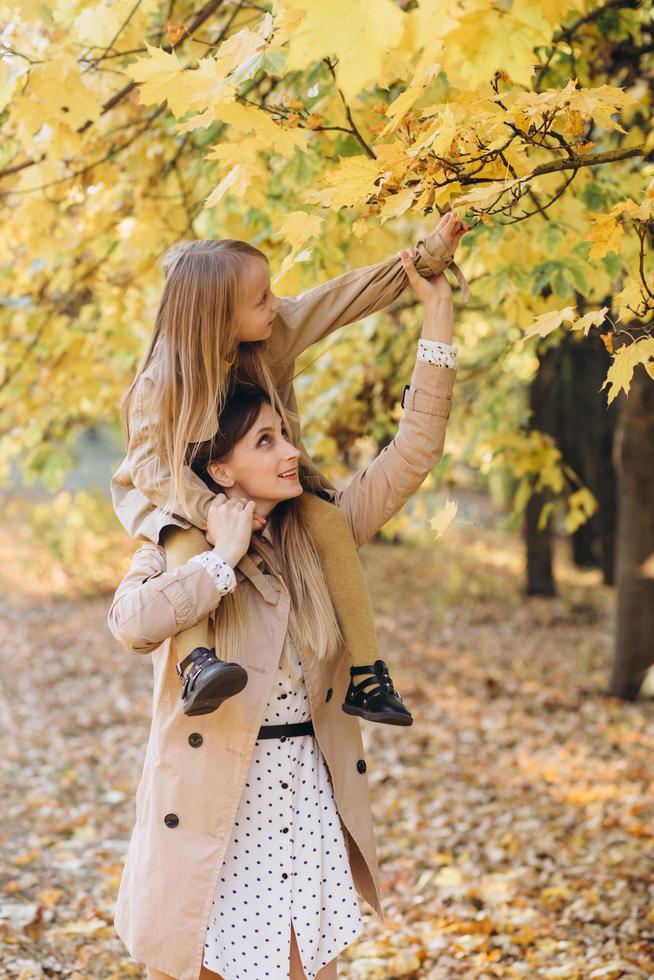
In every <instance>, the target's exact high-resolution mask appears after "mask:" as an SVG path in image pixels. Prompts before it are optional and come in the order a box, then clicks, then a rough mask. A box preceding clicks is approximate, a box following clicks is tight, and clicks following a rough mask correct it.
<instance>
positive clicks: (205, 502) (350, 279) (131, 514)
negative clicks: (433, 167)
mask: <svg viewBox="0 0 654 980" xmlns="http://www.w3.org/2000/svg"><path fill="white" fill-rule="evenodd" d="M415 265H416V268H417V270H418V272H419V273H420V274H421V275H424V276H432V275H438V274H439V273H440V272H442V271H443V269H444V268H445V267H446V266H451V268H452V270H453V271H454V273H455V275H456V278H457V280H458V281H459V284H460V285H461V288H462V294H463V299H464V301H465V302H467V300H468V298H469V296H470V287H469V286H468V283H467V282H466V280H465V278H464V276H463V273H462V272H461V270H460V269H459V268H458V266H457V265H456V263H455V262H454V260H453V254H452V252H450V251H449V250H448V249H447V248H446V246H445V244H444V242H443V240H442V238H441V236H440V235H439V233H438V232H437V231H433V232H432V233H431V234H430V235H427V236H426V238H421V239H420V240H419V241H418V242H417V243H416V258H415ZM407 284H408V283H407V278H406V273H405V271H404V266H403V265H402V261H401V259H400V258H399V257H398V256H397V255H395V256H393V258H391V259H386V260H385V261H383V262H377V263H375V264H374V265H368V266H364V267H363V268H360V269H353V270H352V271H350V272H346V273H345V274H344V275H342V276H337V277H336V278H335V279H331V280H330V281H329V282H325V283H322V284H321V285H320V286H316V287H315V288H313V289H308V290H307V291H306V292H304V293H302V294H301V295H300V296H297V297H294V296H284V297H281V298H280V302H279V307H278V310H277V315H276V317H275V321H274V324H273V330H272V334H271V336H270V338H269V339H268V341H267V353H268V362H269V364H270V368H271V370H272V373H273V377H274V379H275V383H276V385H277V388H278V390H279V394H280V397H281V399H282V402H283V404H284V405H285V406H286V407H287V408H288V409H290V411H291V412H293V413H297V402H296V398H295V392H294V390H293V383H292V382H293V375H294V371H295V359H296V357H298V355H299V354H301V353H302V351H304V350H306V349H307V348H308V347H310V346H311V345H312V344H315V343H317V342H318V341H320V340H323V339H324V338H325V337H327V336H329V334H330V333H332V332H333V331H334V330H336V329H337V328H338V327H341V326H343V325H344V324H347V323H354V322H355V321H357V320H360V319H362V318H363V317H366V316H368V315H369V314H370V313H374V312H376V311H377V310H383V309H385V308H386V307H387V306H388V305H389V304H390V303H392V302H393V301H394V300H395V299H397V297H398V296H399V295H400V293H401V292H402V290H403V289H405V288H406V286H407ZM158 376H159V368H158V364H157V361H156V359H155V360H154V361H153V362H152V363H151V364H150V365H149V366H148V368H147V370H146V371H145V372H144V374H143V375H142V378H141V383H140V385H139V387H138V389H137V392H136V396H135V399H134V406H133V411H132V415H131V419H130V440H129V446H128V449H127V455H126V456H125V459H124V460H123V461H122V463H121V464H120V466H119V468H118V469H117V471H116V472H115V474H114V476H113V479H112V482H111V495H112V499H113V504H114V509H115V511H116V514H117V516H118V518H119V520H120V521H121V523H122V524H123V526H124V528H125V530H126V531H127V533H128V534H129V535H130V537H132V538H144V539H146V540H148V541H152V542H153V543H155V544H157V543H158V541H159V535H160V532H161V529H162V528H163V527H164V526H165V525H166V524H178V525H179V526H180V527H189V525H190V524H193V525H195V527H199V528H201V529H202V530H206V527H207V511H208V508H209V505H210V503H211V501H212V500H213V497H214V495H213V494H212V493H211V491H210V490H209V489H208V487H206V486H205V484H204V483H203V482H202V480H200V478H199V477H197V476H196V475H195V473H193V471H192V470H191V469H190V468H189V467H186V470H185V482H186V485H187V486H188V488H189V490H190V492H189V495H188V496H189V502H188V505H187V507H186V509H185V510H184V511H182V509H181V508H180V507H174V506H173V508H172V509H173V512H174V515H175V516H173V515H171V514H168V515H166V514H165V513H164V512H163V511H162V510H161V509H160V508H162V507H164V506H165V504H166V501H167V497H168V489H169V474H168V471H167V470H166V469H165V467H164V466H163V465H162V463H161V460H160V459H159V457H158V456H157V454H156V452H155V449H154V445H155V440H154V438H153V434H152V431H151V423H152V418H153V415H154V413H153V411H152V410H151V409H150V405H151V400H152V397H153V395H155V393H156V391H157V388H158ZM214 431H215V427H214V430H213V431H211V432H198V433H196V435H195V437H194V439H193V440H192V441H193V442H201V441H203V440H205V439H210V438H211V437H212V436H213V434H214ZM297 445H298V447H299V448H300V449H301V450H302V454H303V459H304V462H305V465H307V467H309V468H310V469H313V464H312V461H311V458H310V457H309V456H308V454H307V452H306V450H305V448H304V445H303V444H302V440H301V439H300V438H299V433H298V438H297ZM320 482H321V484H322V485H323V486H324V487H325V488H326V489H329V488H330V487H331V485H330V484H329V483H328V482H327V481H325V480H324V478H322V477H320ZM332 489H333V488H332Z"/></svg>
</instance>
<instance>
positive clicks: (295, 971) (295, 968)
mask: <svg viewBox="0 0 654 980" xmlns="http://www.w3.org/2000/svg"><path fill="white" fill-rule="evenodd" d="M337 978H338V972H337V968H336V959H333V960H330V961H329V963H326V964H325V966H323V968H322V970H319V971H318V973H316V980H337ZM291 980H306V973H305V972H304V968H303V967H302V960H301V959H300V951H299V949H298V946H297V939H296V938H295V929H294V928H293V922H292V920H291Z"/></svg>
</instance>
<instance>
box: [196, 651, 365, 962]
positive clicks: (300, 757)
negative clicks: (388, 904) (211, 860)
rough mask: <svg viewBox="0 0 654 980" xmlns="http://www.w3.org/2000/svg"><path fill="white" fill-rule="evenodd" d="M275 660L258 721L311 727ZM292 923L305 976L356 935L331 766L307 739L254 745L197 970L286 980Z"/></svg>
mask: <svg viewBox="0 0 654 980" xmlns="http://www.w3.org/2000/svg"><path fill="white" fill-rule="evenodd" d="M287 644H288V651H289V656H290V657H291V658H292V662H293V664H294V665H295V667H296V671H297V678H293V676H292V672H289V671H287V670H284V669H283V666H282V665H281V664H280V666H279V668H278V672H277V678H276V683H275V684H274V686H273V691H272V694H271V697H270V700H269V701H268V705H267V707H266V714H265V717H264V720H263V722H262V724H264V725H283V724H291V723H293V722H299V721H308V720H309V718H310V717H311V712H310V705H309V696H308V693H307V690H306V686H305V683H304V677H303V674H302V665H301V663H300V658H299V656H298V654H297V650H296V648H295V647H294V646H293V644H292V643H291V641H290V638H288V637H287ZM291 919H292V921H293V926H294V929H295V935H296V937H297V944H298V949H299V952H300V958H301V960H302V966H303V968H304V972H305V974H306V976H307V980H314V978H315V976H316V973H318V971H319V970H321V969H322V967H323V966H325V964H327V963H329V961H330V960H332V959H334V958H335V957H336V956H337V955H338V954H339V953H341V952H342V951H343V950H344V949H346V947H347V946H348V945H349V944H350V943H351V942H353V941H354V940H355V939H356V938H357V937H358V936H360V935H361V932H362V930H363V919H362V917H361V912H360V908H359V902H358V898H357V894H356V891H355V888H354V881H353V879H352V872H351V869H350V863H349V859H348V855H347V850H346V846H345V840H344V836H343V830H342V827H341V823H340V817H339V815H338V811H337V809H336V803H335V801H334V792H333V788H332V782H331V777H330V774H329V769H328V768H327V764H326V763H325V760H324V758H323V755H322V752H321V751H320V747H319V745H318V742H317V740H316V738H315V737H314V736H313V735H295V736H292V737H289V738H287V739H286V740H285V741H284V742H282V741H281V740H280V739H279V738H266V739H258V740H257V741H256V742H255V747H254V754H253V756H252V760H251V763H250V769H249V772H248V776H247V779H246V782H245V788H244V790H243V796H242V797H241V800H240V803H239V807H238V811H237V813H236V822H235V825H234V832H233V835H232V839H231V841H230V843H229V846H228V848H227V853H226V855H225V860H224V864H223V866H222V868H221V873H220V877H219V879H218V885H217V887H216V891H215V894H214V899H213V904H212V907H211V914H210V917H209V923H208V926H207V933H206V937H205V949H204V965H205V966H206V967H207V968H208V969H209V970H213V971H214V972H216V973H218V974H220V976H222V977H224V978H225V980H266V978H268V980H288V977H289V963H290V940H291Z"/></svg>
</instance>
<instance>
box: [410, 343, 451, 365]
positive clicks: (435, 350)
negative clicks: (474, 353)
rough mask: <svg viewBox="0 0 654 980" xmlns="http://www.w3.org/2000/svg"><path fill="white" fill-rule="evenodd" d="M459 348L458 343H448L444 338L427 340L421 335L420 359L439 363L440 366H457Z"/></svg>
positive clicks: (419, 345)
mask: <svg viewBox="0 0 654 980" xmlns="http://www.w3.org/2000/svg"><path fill="white" fill-rule="evenodd" d="M458 349H459V348H458V347H457V345H456V344H446V343H445V341H444V340H425V339H424V337H421V338H420V340H419V341H418V360H419V361H426V362H427V364H437V365H438V367H449V368H455V367H456V352H457V350H458Z"/></svg>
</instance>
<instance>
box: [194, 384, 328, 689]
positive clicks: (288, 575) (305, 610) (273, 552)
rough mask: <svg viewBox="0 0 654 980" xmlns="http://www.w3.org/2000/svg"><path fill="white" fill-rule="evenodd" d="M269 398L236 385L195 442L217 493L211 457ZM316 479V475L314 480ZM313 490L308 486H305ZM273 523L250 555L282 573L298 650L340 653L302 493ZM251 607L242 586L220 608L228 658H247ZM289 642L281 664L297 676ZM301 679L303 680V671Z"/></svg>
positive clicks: (199, 470)
mask: <svg viewBox="0 0 654 980" xmlns="http://www.w3.org/2000/svg"><path fill="white" fill-rule="evenodd" d="M264 403H268V404H271V401H270V398H269V397H268V394H267V392H266V391H264V390H263V389H261V388H260V387H258V386H255V385H252V384H247V383H239V384H233V385H232V386H230V389H229V391H228V392H227V395H226V402H225V407H224V409H223V413H222V417H221V419H220V426H219V429H218V431H217V432H216V435H215V436H214V437H213V439H211V440H208V441H206V442H204V443H201V444H199V445H197V446H195V447H193V450H194V451H193V462H192V464H191V465H192V468H193V470H194V472H195V473H196V475H197V476H199V477H200V478H201V479H202V480H204V482H205V483H206V484H207V486H208V487H209V489H211V490H213V491H214V492H215V493H221V492H223V488H222V487H221V486H220V485H219V484H217V483H215V482H214V481H213V479H212V478H211V476H210V475H209V473H208V471H207V467H208V466H209V464H210V463H211V462H227V461H228V460H229V457H230V456H231V453H232V451H233V449H234V446H235V445H236V443H237V442H239V440H240V439H242V438H243V437H244V436H245V435H246V434H247V432H249V431H250V429H251V428H252V426H253V425H254V424H255V423H256V421H257V418H258V417H259V413H260V411H261V407H262V405H263V404H264ZM299 474H300V482H301V483H302V485H303V486H306V483H307V480H306V477H307V473H306V470H305V467H304V466H303V464H302V461H301V460H300V461H299ZM308 482H310V480H309V481H308ZM304 492H305V493H308V492H309V491H308V490H305V491H304ZM268 527H269V528H270V535H271V539H272V541H267V540H266V539H265V538H264V537H262V536H261V535H260V534H259V533H255V534H253V535H252V540H251V544H250V549H249V554H250V555H258V556H260V557H261V558H262V559H263V563H264V565H263V567H264V568H265V566H267V567H268V570H269V571H270V572H272V573H274V574H278V575H279V576H280V577H281V579H282V581H283V582H284V584H285V585H286V587H287V589H288V591H289V595H290V613H289V622H288V635H289V636H290V639H291V641H292V642H293V643H294V645H295V646H296V647H297V649H298V650H302V651H306V652H307V653H310V654H311V655H312V656H315V657H317V658H318V659H319V660H322V659H325V658H328V657H332V656H335V655H336V654H337V653H338V652H339V651H340V650H341V649H342V645H343V636H342V633H341V631H340V628H339V625H338V620H337V618H336V612H335V610H334V606H333V603H332V600H331V596H330V594H329V590H328V588H327V584H326V581H325V574H324V571H323V568H322V564H321V562H320V558H319V556H318V552H317V551H316V548H315V545H314V543H313V539H312V538H311V535H310V533H309V531H308V529H307V527H306V524H305V522H304V520H303V518H302V511H301V505H300V498H299V497H295V498H293V499H291V500H285V501H282V502H281V503H279V504H277V506H276V507H274V508H273V510H272V511H271V512H270V515H269V518H268ZM244 617H245V610H244V606H243V593H242V590H241V589H239V588H237V589H235V590H234V591H233V592H230V593H228V594H227V595H225V596H223V598H222V599H221V600H220V605H219V607H218V609H217V612H216V643H217V646H216V654H217V656H219V657H221V658H222V659H224V660H234V661H236V662H237V663H242V662H243V653H244V651H243V642H242V638H243V626H244ZM288 656H289V655H288V649H287V647H286V645H285V646H284V649H283V651H282V659H281V663H282V664H285V665H286V666H287V668H288V669H289V670H290V673H291V676H292V677H293V676H294V669H293V667H292V666H291V661H290V660H289V659H288ZM295 676H296V679H297V675H295Z"/></svg>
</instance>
